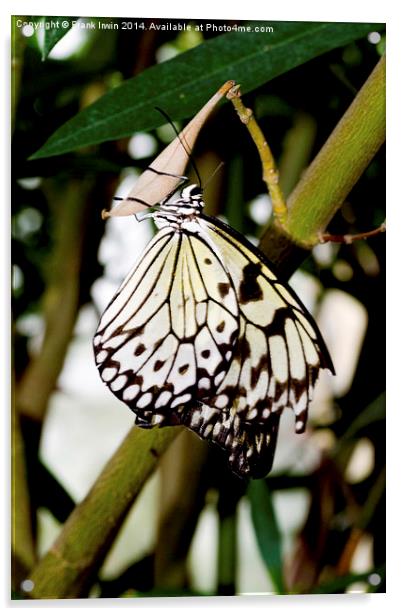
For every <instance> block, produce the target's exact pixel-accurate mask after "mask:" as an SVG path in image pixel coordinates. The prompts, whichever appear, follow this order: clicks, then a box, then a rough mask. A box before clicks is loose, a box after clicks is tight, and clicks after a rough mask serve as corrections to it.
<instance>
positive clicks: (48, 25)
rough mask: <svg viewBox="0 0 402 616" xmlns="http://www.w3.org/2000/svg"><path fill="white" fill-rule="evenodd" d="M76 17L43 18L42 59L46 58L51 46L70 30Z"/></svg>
mask: <svg viewBox="0 0 402 616" xmlns="http://www.w3.org/2000/svg"><path fill="white" fill-rule="evenodd" d="M76 19H77V18H76V17H45V18H44V24H45V36H44V39H43V46H42V60H46V58H47V57H48V55H49V54H50V52H51V51H52V49H53V47H54V46H55V45H56V44H57V43H58V42H59V41H60V40H61V39H62V38H63V37H64V36H65V35H66V34H67V32H68V31H69V30H71V28H72V26H73V22H74V21H76ZM56 24H57V25H56Z"/></svg>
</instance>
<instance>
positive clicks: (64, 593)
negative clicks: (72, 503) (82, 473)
mask: <svg viewBox="0 0 402 616" xmlns="http://www.w3.org/2000/svg"><path fill="white" fill-rule="evenodd" d="M179 433H180V428H164V429H163V430H162V429H155V430H149V431H148V430H142V429H141V428H133V429H132V430H130V432H129V433H128V435H127V436H126V438H125V439H124V441H123V443H122V444H121V445H120V447H119V448H118V450H117V451H116V452H115V454H114V455H113V456H112V457H111V458H110V460H109V461H108V462H107V464H106V466H105V467H104V469H103V470H102V472H101V474H100V475H99V478H98V479H97V481H96V482H95V483H94V485H93V487H92V489H91V490H90V492H89V493H88V495H87V496H86V497H85V499H84V500H83V501H82V502H81V503H80V504H79V505H78V506H77V507H76V508H75V509H74V511H73V513H72V514H71V515H70V517H69V518H68V520H67V522H66V524H65V525H64V527H63V530H62V532H61V534H60V535H59V537H58V539H57V540H56V542H55V543H54V545H53V546H52V548H51V549H50V550H49V551H48V552H47V554H46V555H45V556H44V557H43V558H42V560H41V561H40V562H39V564H38V565H37V566H36V567H35V569H34V570H33V571H32V572H31V574H30V575H29V579H30V580H31V581H32V583H33V590H32V592H31V593H30V596H31V597H32V598H36V599H62V598H73V597H80V596H85V593H86V592H87V591H88V590H89V588H90V585H91V582H92V580H93V576H94V575H95V574H96V571H97V568H98V567H97V568H94V564H96V565H97V566H100V565H101V564H102V562H103V559H104V557H105V556H106V554H107V552H108V549H109V548H110V546H111V545H112V543H113V541H114V539H115V538H116V535H117V533H118V532H119V530H120V527H121V524H122V522H123V520H124V519H125V517H126V515H127V513H128V511H129V509H130V507H131V505H132V503H133V501H134V500H135V497H136V496H137V495H138V493H139V492H140V490H141V488H142V486H143V485H144V483H145V481H146V480H147V478H148V477H149V476H150V474H151V473H152V471H153V470H154V469H155V466H156V464H157V462H158V461H159V458H160V457H161V455H162V454H163V452H164V451H165V449H166V448H167V447H168V446H169V445H170V443H171V442H172V441H173V440H174V439H175V438H176V436H177V435H178V434H179Z"/></svg>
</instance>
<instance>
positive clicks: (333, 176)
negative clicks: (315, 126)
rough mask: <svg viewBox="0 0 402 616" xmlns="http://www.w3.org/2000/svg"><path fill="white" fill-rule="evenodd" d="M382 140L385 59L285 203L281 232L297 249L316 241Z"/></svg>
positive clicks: (383, 137)
mask: <svg viewBox="0 0 402 616" xmlns="http://www.w3.org/2000/svg"><path fill="white" fill-rule="evenodd" d="M384 140H385V56H383V57H382V58H381V60H380V61H379V62H378V64H377V66H376V67H375V68H374V70H373V72H372V73H371V75H370V77H369V78H368V79H367V81H366V83H365V84H364V85H363V87H362V88H361V90H360V91H359V93H358V94H357V96H356V98H355V99H354V101H353V103H352V104H351V105H350V107H349V109H348V110H347V111H346V113H345V114H344V116H343V117H342V119H341V120H340V122H339V123H338V125H337V126H336V128H335V129H334V131H333V132H332V133H331V135H330V137H329V138H328V140H327V142H326V143H325V144H324V146H323V147H322V149H321V150H320V152H319V154H318V155H317V156H316V158H315V159H314V160H313V162H312V163H311V165H310V166H309V168H308V169H307V171H306V172H305V174H304V175H303V177H302V178H301V180H300V182H299V183H298V185H297V186H296V188H295V190H294V191H293V192H292V194H291V196H290V198H289V200H288V206H289V216H288V219H287V222H286V225H285V227H284V228H285V231H286V232H287V233H288V234H289V235H290V236H291V238H292V240H293V241H294V242H296V243H298V244H300V245H301V246H304V247H306V248H311V247H312V246H314V245H315V244H317V242H318V241H319V234H320V232H323V231H324V230H325V229H326V227H327V225H328V224H329V222H330V220H331V219H332V218H333V216H334V215H335V213H336V211H337V210H338V208H339V207H340V206H341V205H342V203H343V202H344V200H345V199H346V197H347V195H348V194H349V192H350V190H351V189H352V188H353V186H354V185H355V184H356V182H357V180H358V179H359V178H360V176H361V175H362V173H363V172H364V170H365V169H366V167H367V166H368V164H369V163H370V161H371V160H372V158H373V156H374V155H375V154H376V152H377V151H378V149H379V148H380V146H381V145H382V143H383V142H384Z"/></svg>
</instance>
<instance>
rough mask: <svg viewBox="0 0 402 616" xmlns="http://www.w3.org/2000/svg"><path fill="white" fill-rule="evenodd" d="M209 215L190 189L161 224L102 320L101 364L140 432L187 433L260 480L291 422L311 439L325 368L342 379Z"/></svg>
mask: <svg viewBox="0 0 402 616" xmlns="http://www.w3.org/2000/svg"><path fill="white" fill-rule="evenodd" d="M203 208H204V201H203V196H202V190H201V188H200V187H198V186H197V185H190V186H186V187H185V188H184V189H183V190H182V192H181V195H180V197H179V198H178V199H176V200H170V199H168V200H167V201H165V202H162V203H161V204H160V206H159V207H158V208H157V209H156V211H155V212H154V213H153V214H152V217H153V219H154V221H155V223H156V225H157V226H158V227H159V231H158V233H157V234H156V236H155V237H154V239H153V240H152V241H151V242H150V244H149V245H148V247H147V248H146V250H145V252H144V254H143V255H142V257H141V258H140V260H139V261H138V263H137V264H136V265H135V266H134V268H133V269H132V271H131V272H130V273H129V274H128V276H127V277H126V279H125V280H124V282H123V283H122V285H121V287H120V288H119V290H118V291H117V293H116V295H115V296H114V298H113V299H112V301H111V302H110V304H109V305H108V307H107V308H106V310H105V312H104V314H103V315H102V317H101V320H100V323H99V326H98V329H97V332H96V334H95V337H94V352H95V361H96V365H97V367H98V369H99V372H100V375H101V378H102V380H103V381H104V382H105V383H106V384H107V386H108V387H109V389H110V390H111V391H112V392H113V393H114V395H115V396H117V398H119V399H120V400H121V401H122V402H124V403H125V404H127V405H128V406H129V408H130V409H131V410H132V411H134V412H135V413H136V423H137V424H138V425H139V426H141V427H154V426H166V425H176V424H184V425H185V426H187V427H189V428H190V429H191V430H193V431H195V432H196V433H197V434H198V435H199V436H201V437H202V438H205V439H209V440H210V441H212V442H214V443H216V444H217V445H219V446H220V447H221V448H223V449H224V450H225V451H226V452H227V454H228V459H229V464H230V466H231V468H232V470H233V471H234V472H235V473H236V474H238V475H240V476H246V477H263V476H265V475H266V474H267V473H268V472H269V470H270V469H271V466H272V461H273V456H274V451H275V446H276V438H277V433H278V425H279V418H280V415H281V413H282V411H283V410H284V409H285V408H291V409H293V411H294V413H295V417H296V425H295V428H296V432H303V431H304V429H305V424H306V419H307V412H308V406H309V402H310V400H311V398H312V394H313V388H314V385H315V383H316V380H317V377H318V374H319V371H320V368H328V369H329V370H330V371H332V372H334V368H333V365H332V362H331V359H330V356H329V354H328V351H327V349H326V346H325V344H324V342H323V339H322V337H321V334H320V332H319V330H318V328H317V326H316V324H315V322H314V320H313V319H312V318H311V316H310V315H309V313H308V312H307V310H306V308H305V307H304V306H303V304H302V303H301V301H300V300H299V299H298V297H297V296H296V294H295V292H294V291H293V290H292V289H291V287H290V286H288V285H287V284H286V283H284V282H282V281H281V280H280V279H279V278H278V277H277V275H276V274H275V272H274V268H273V266H272V264H270V263H269V261H268V259H267V258H266V257H265V255H264V254H263V253H262V252H261V251H259V250H258V249H257V248H256V247H254V246H253V245H252V244H251V243H250V242H249V241H247V240H246V239H245V238H244V237H242V236H241V235H240V234H238V233H237V232H236V231H235V230H234V229H232V228H231V227H229V226H228V225H227V224H225V223H223V222H221V221H220V220H218V219H215V218H211V217H208V216H206V215H205V214H204V213H203Z"/></svg>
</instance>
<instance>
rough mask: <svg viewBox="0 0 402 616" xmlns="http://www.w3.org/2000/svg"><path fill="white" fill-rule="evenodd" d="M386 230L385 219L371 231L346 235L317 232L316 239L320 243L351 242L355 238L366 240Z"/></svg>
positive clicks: (355, 239)
mask: <svg viewBox="0 0 402 616" xmlns="http://www.w3.org/2000/svg"><path fill="white" fill-rule="evenodd" d="M385 230H386V225H385V221H384V222H383V223H382V224H381V225H380V226H379V227H377V228H376V229H372V230H371V231H366V232H365V233H353V234H346V235H332V234H331V233H319V234H318V239H319V241H320V243H321V244H325V243H326V242H336V243H339V244H352V242H356V241H357V240H366V239H367V238H368V237H374V236H375V235H379V234H380V233H384V232H385Z"/></svg>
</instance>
